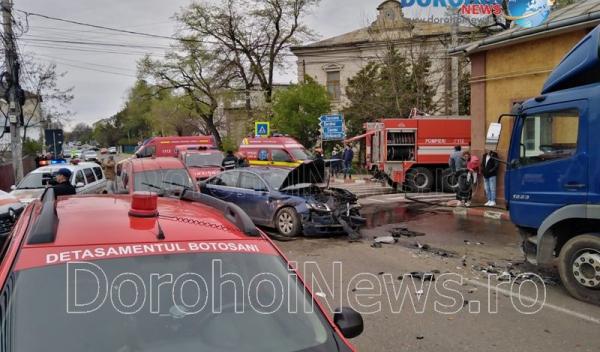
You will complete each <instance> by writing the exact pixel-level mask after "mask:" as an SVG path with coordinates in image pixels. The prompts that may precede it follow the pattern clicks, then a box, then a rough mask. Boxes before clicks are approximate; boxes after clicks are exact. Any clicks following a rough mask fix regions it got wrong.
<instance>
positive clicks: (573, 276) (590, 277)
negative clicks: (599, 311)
mask: <svg viewBox="0 0 600 352" xmlns="http://www.w3.org/2000/svg"><path fill="white" fill-rule="evenodd" d="M558 259H559V261H558V272H559V274H560V279H561V281H562V283H563V285H564V286H565V289H566V290H567V291H568V292H569V293H570V294H571V295H572V296H573V297H575V298H577V299H579V300H581V301H585V302H589V303H593V304H596V305H600V235H597V234H586V235H579V236H576V237H573V238H571V239H570V240H569V241H568V242H567V243H565V245H564V246H563V247H562V249H561V250H560V255H559V257H558Z"/></svg>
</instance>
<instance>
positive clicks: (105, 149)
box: [100, 148, 108, 154]
mask: <svg viewBox="0 0 600 352" xmlns="http://www.w3.org/2000/svg"><path fill="white" fill-rule="evenodd" d="M100 154H108V148H100Z"/></svg>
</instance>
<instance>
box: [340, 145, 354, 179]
mask: <svg viewBox="0 0 600 352" xmlns="http://www.w3.org/2000/svg"><path fill="white" fill-rule="evenodd" d="M352 159H354V151H353V150H352V148H350V145H349V144H346V148H345V149H344V154H343V155H342V160H343V162H344V180H345V179H346V176H348V179H352V175H351V174H350V170H351V168H352Z"/></svg>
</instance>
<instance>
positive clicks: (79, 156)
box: [71, 149, 81, 159]
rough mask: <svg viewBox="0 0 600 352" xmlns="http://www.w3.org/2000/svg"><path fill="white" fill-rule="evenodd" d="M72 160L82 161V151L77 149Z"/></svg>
mask: <svg viewBox="0 0 600 352" xmlns="http://www.w3.org/2000/svg"><path fill="white" fill-rule="evenodd" d="M71 158H73V159H80V158H81V149H75V150H74V151H73V152H72V153H71Z"/></svg>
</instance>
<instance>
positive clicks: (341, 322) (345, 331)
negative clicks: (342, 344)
mask: <svg viewBox="0 0 600 352" xmlns="http://www.w3.org/2000/svg"><path fill="white" fill-rule="evenodd" d="M333 322H334V323H335V325H336V326H337V327H338V328H339V329H340V331H341V332H342V335H344V337H345V338H348V339H351V338H354V337H356V336H358V335H360V334H361V333H362V332H363V330H364V323H363V319H362V316H361V315H360V313H358V312H357V311H355V310H354V309H352V308H350V307H342V309H341V311H340V312H338V313H335V314H334V315H333Z"/></svg>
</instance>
